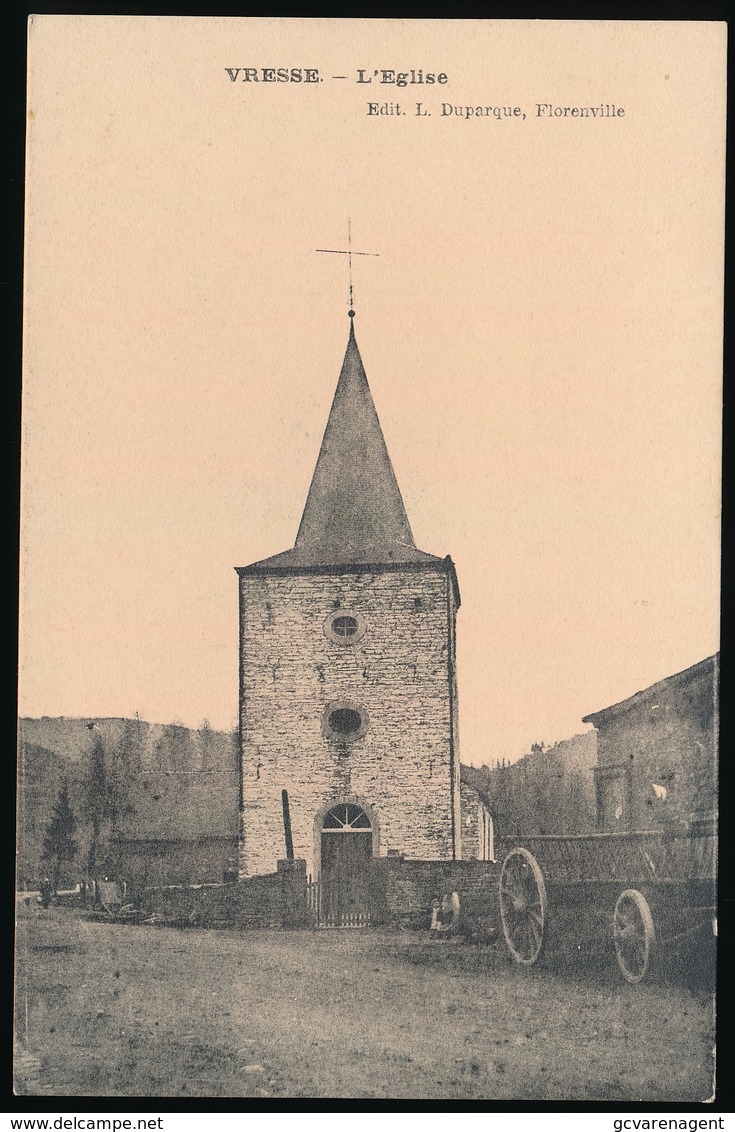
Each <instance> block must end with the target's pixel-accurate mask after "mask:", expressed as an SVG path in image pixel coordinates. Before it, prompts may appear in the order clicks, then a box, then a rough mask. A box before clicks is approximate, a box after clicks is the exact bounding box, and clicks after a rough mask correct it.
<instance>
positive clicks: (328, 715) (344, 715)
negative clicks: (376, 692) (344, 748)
mask: <svg viewBox="0 0 735 1132" xmlns="http://www.w3.org/2000/svg"><path fill="white" fill-rule="evenodd" d="M369 726H370V720H369V718H368V713H367V711H366V710H365V708H364V707H363V706H362V705H361V704H355V703H353V702H352V701H351V700H336V701H334V702H333V703H331V704H327V706H326V708H325V710H324V715H323V716H322V730H323V732H324V734H325V735H326V736H327V738H329V739H339V740H341V741H342V742H348V743H349V742H352V740H353V739H360V738H361V737H362V736H363V735H364V734H365V732H366V731H367V729H368V727H369Z"/></svg>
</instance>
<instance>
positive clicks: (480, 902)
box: [372, 858, 500, 928]
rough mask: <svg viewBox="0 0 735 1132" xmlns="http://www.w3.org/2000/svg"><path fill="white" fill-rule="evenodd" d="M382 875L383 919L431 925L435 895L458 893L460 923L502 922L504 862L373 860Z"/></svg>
mask: <svg viewBox="0 0 735 1132" xmlns="http://www.w3.org/2000/svg"><path fill="white" fill-rule="evenodd" d="M372 868H373V871H374V873H375V874H376V878H378V877H379V878H380V886H381V889H382V892H383V894H384V895H383V908H382V909H381V913H380V918H382V919H384V920H385V921H388V922H403V923H405V924H406V925H408V926H409V927H413V928H428V926H429V924H430V922H431V905H432V901H433V900H434V898H435V897H438V898H439V899H441V897H442V896H444V895H445V894H446V893H450V892H453V891H454V892H457V893H458V894H459V900H460V923H462V922H464V923H467V922H468V921H473V920H474V921H486V922H488V923H489V924H491V925H492V926H497V925H499V923H500V911H499V905H498V882H499V877H500V865H499V864H498V863H496V862H493V861H469V860H467V861H465V860H460V861H401V860H399V859H396V858H387V859H385V860H380V861H373V863H372Z"/></svg>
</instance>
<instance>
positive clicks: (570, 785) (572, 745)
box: [462, 731, 597, 837]
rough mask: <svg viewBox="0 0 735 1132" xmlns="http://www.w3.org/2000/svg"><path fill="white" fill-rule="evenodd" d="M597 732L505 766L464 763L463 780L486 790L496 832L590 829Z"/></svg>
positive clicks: (506, 834)
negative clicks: (477, 765) (475, 765)
mask: <svg viewBox="0 0 735 1132" xmlns="http://www.w3.org/2000/svg"><path fill="white" fill-rule="evenodd" d="M596 764H597V732H596V731H587V732H585V733H584V734H582V735H575V736H573V737H572V738H571V739H564V740H562V741H561V742H559V743H555V744H554V746H553V747H548V748H545V749H539V748H537V749H534V750H532V751H531V752H530V753H529V754H527V755H524V757H523V758H522V759H519V760H518V762H515V763H511V764H510V765H509V766H505V767H487V766H482V767H473V766H463V767H462V781H463V782H467V783H468V785H470V786H474V788H475V789H476V790H480V791H481V792H482V793H483V794H485V795H487V797H488V799H489V802H490V805H491V809H492V811H493V817H494V821H495V834H496V836H497V837H507V836H513V835H517V834H532V833H536V834H538V833H589V832H591V831H593V830H594V828H595V791H594V776H593V769H594V767H595V766H596Z"/></svg>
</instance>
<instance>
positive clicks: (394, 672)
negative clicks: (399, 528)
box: [240, 567, 459, 876]
mask: <svg viewBox="0 0 735 1132" xmlns="http://www.w3.org/2000/svg"><path fill="white" fill-rule="evenodd" d="M240 586H241V675H242V684H241V733H242V756H243V770H242V781H243V815H242V844H241V861H240V872H241V875H243V876H245V875H253V874H258V873H266V872H270V871H271V870H272V869H273V868H274V866H275V862H276V860H277V859H278V858H279V857H282V856H283V854H284V832H283V820H282V810H281V791H282V790H283V789H284V788H285V789H287V790H288V792H289V800H290V810H291V823H292V829H293V841H294V850H295V854H296V856H297V857H302V858H305V859H306V862H307V871H308V872H310V873H314V874H316V872H317V871H318V855H319V852H320V839H319V835H318V832H317V831H318V829H320V827H321V817H322V815H323V814H324V813H325V812H326V810H327V809H329V808H330V807H331V806H333V805H335V804H336V803H338V802H340V801H354V802H355V803H357V804H358V805H362V806H365V808H366V810H367V812H368V813H369V815H370V817H371V819H372V821H373V831H374V832H373V853H374V854H381V855H384V854H385V853H386V852H387V850H388V849H396V850H400V851H402V852H403V853H405V854H406V855H408V856H411V857H418V858H426V859H447V858H448V859H451V858H452V856H453V851H454V845H453V838H454V835H455V810H456V811H458V809H459V754H458V750H457V745H456V742H455V743H454V744H453V743H452V731H453V728H454V729H455V735H456V718H454V719H453V717H452V711H453V705H452V698H453V695H452V692H453V689H452V665H451V664H450V650H451V648H452V645H453V641H452V640H451V639H450V626H452V631H453V625H452V623H453V621H454V607H453V597H452V595H451V591H450V582H449V578H448V576H447V573H446V571H445V570H444V569H442V568H441V567H439V568H437V570H436V571H434V570H421V571H411V570H405V571H403V570H396V571H386V572H365V573H363V574H341V575H328V574H324V575H317V574H308V575H295V576H281V575H266V576H262V575H243V576H242V577H241V580H240ZM337 611H340V612H342V613H344V614H348V613H356V614H359V615H360V617H362V618H364V623H365V632H364V635H363V636H362V637H361V638H360V639H359V640H358V641H357V642H356V643H355V644H354V645H340V644H336V643H335V642H334V641H332V640H330V639H329V638H328V637H327V635H326V634H325V631H324V623H325V619H327V618H328V617H329V616H330V615H333V614H334V613H335V612H337ZM339 700H343V701H349V702H351V703H356V704H360V705H361V706H362V707H363V708H364V709H366V710H367V713H368V715H369V720H370V726H369V728H368V730H367V732H366V734H364V735H363V736H361V737H360V738H358V739H355V740H353V741H351V742H349V741H345V740H343V739H336V738H334V737H328V736H326V735H325V734H324V732H323V718H324V713H325V709H326V707H327V705H328V704H330V703H331V702H332V701H339ZM458 818H459V815H458V812H457V823H458ZM457 855H459V849H458V851H457Z"/></svg>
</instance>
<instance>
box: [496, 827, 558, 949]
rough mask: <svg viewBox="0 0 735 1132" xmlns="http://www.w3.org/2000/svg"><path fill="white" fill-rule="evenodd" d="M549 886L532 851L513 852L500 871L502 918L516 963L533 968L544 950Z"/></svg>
mask: <svg viewBox="0 0 735 1132" xmlns="http://www.w3.org/2000/svg"><path fill="white" fill-rule="evenodd" d="M546 903H547V902H546V885H545V884H544V876H543V873H542V872H541V869H540V868H539V865H538V862H537V861H536V858H535V857H534V856H533V854H532V853H529V851H528V849H521V848H518V849H511V851H510V853H508V855H507V857H506V858H505V860H504V861H503V867H502V869H501V870H500V918H501V920H502V923H503V935H504V936H505V942H506V943H507V945H508V950H509V951H510V953H511V955H512V956H513V958H514V959H515V961H516V963H524V964H525V965H526V966H529V967H530V966H531V965H532V964H533V963H535V962H536V960H537V959H538V957H539V956H540V954H541V952H542V951H543V947H544V943H545V942H546V939H545V928H546Z"/></svg>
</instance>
